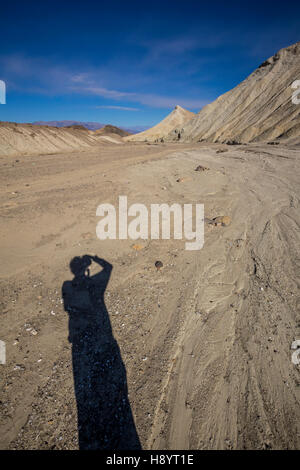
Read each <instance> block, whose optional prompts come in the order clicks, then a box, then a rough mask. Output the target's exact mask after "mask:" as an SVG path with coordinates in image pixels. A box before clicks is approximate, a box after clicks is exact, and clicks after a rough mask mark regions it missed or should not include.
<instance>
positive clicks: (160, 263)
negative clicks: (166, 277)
mask: <svg viewBox="0 0 300 470" xmlns="http://www.w3.org/2000/svg"><path fill="white" fill-rule="evenodd" d="M155 267H156V269H157V270H158V271H159V270H160V269H161V268H162V267H163V263H162V262H161V261H155Z"/></svg>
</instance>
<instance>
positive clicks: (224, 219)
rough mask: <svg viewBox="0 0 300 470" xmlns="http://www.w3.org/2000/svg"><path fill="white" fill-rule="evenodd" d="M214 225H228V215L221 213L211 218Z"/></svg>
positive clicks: (229, 221) (229, 220) (229, 219)
mask: <svg viewBox="0 0 300 470" xmlns="http://www.w3.org/2000/svg"><path fill="white" fill-rule="evenodd" d="M212 223H213V224H214V225H222V227H224V226H227V225H230V223H231V218H230V217H229V216H228V215H221V216H219V217H215V218H214V219H212Z"/></svg>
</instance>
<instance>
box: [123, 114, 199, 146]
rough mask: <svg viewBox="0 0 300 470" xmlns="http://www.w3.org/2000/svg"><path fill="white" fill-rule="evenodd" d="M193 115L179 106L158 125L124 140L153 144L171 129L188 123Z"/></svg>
mask: <svg viewBox="0 0 300 470" xmlns="http://www.w3.org/2000/svg"><path fill="white" fill-rule="evenodd" d="M193 116H195V113H192V112H191V111H188V110H187V109H184V108H182V107H181V106H175V108H174V109H173V111H172V112H171V113H170V114H169V115H168V116H167V117H165V119H163V120H162V121H161V122H160V123H159V124H156V126H154V127H151V128H150V129H148V130H146V131H144V132H140V133H139V134H134V135H132V136H129V137H126V138H125V140H129V141H140V142H141V141H142V142H155V141H156V140H161V139H164V138H165V137H166V136H167V135H168V134H169V132H171V131H172V130H173V129H175V128H178V127H180V126H183V125H184V124H185V123H186V122H188V121H189V120H190V119H191V118H192V117H193Z"/></svg>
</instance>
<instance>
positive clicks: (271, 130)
mask: <svg viewBox="0 0 300 470" xmlns="http://www.w3.org/2000/svg"><path fill="white" fill-rule="evenodd" d="M299 79H300V42H298V43H296V44H294V45H292V46H289V47H287V48H284V49H281V50H280V51H279V52H277V53H276V54H275V55H274V56H273V57H270V58H269V59H268V60H266V61H265V62H263V63H262V64H261V65H260V66H259V67H258V68H257V69H256V70H255V71H254V72H253V73H252V74H251V75H250V76H249V77H247V78H246V79H245V80H244V81H243V82H242V83H240V84H239V85H238V86H236V87H235V88H233V89H232V90H231V91H228V92H227V93H225V94H224V95H221V96H220V97H219V98H218V99H216V100H215V101H214V102H213V103H211V104H208V105H207V106H205V107H204V108H203V109H202V110H201V111H200V112H199V113H198V114H197V115H195V116H194V117H193V118H192V119H191V120H189V122H187V123H185V124H184V125H183V126H181V127H179V126H177V128H176V129H174V130H173V131H172V132H171V133H170V135H169V136H168V137H167V140H180V141H183V142H197V141H201V140H205V141H210V142H228V141H236V142H255V141H273V140H275V139H280V140H283V141H287V140H289V141H292V142H297V141H300V105H299V104H298V105H297V104H294V103H293V102H292V93H293V91H294V90H293V89H292V88H291V85H292V83H293V82H294V81H295V80H299Z"/></svg>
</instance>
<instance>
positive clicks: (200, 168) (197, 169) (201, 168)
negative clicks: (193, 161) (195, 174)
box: [195, 165, 209, 171]
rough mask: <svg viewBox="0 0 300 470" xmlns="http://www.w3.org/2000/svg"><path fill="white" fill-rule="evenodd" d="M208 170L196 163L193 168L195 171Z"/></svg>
mask: <svg viewBox="0 0 300 470" xmlns="http://www.w3.org/2000/svg"><path fill="white" fill-rule="evenodd" d="M206 170H209V168H207V167H206V166H202V165H198V166H197V168H195V171H206Z"/></svg>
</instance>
